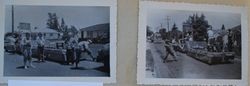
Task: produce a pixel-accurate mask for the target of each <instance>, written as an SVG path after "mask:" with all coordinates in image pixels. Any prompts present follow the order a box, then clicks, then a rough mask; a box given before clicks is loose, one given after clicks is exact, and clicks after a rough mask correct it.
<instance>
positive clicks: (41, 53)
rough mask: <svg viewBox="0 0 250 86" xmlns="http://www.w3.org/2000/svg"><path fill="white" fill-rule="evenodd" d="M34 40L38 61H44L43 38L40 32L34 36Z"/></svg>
mask: <svg viewBox="0 0 250 86" xmlns="http://www.w3.org/2000/svg"><path fill="white" fill-rule="evenodd" d="M36 42H37V53H38V54H37V55H38V62H45V59H44V42H45V40H44V38H43V35H42V33H39V34H38V37H37V38H36Z"/></svg>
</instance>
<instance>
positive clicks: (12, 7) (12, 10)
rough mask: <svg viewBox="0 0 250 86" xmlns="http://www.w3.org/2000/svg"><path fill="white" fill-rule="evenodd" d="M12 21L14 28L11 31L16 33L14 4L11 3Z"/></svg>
mask: <svg viewBox="0 0 250 86" xmlns="http://www.w3.org/2000/svg"><path fill="white" fill-rule="evenodd" d="M11 20H12V21H11V23H12V29H11V32H12V33H14V5H11Z"/></svg>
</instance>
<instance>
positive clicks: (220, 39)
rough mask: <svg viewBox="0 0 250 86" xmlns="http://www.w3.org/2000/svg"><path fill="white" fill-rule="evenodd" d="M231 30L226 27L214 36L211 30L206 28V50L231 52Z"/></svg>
mask: <svg viewBox="0 0 250 86" xmlns="http://www.w3.org/2000/svg"><path fill="white" fill-rule="evenodd" d="M233 43H234V41H233V32H232V30H230V29H228V30H227V31H224V33H221V34H220V35H219V36H215V35H214V33H213V31H212V30H208V51H211V52H232V51H233V50H232V49H233Z"/></svg>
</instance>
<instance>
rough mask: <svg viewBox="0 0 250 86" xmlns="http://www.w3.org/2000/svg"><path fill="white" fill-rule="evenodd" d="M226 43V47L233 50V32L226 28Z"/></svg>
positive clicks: (230, 50)
mask: <svg viewBox="0 0 250 86" xmlns="http://www.w3.org/2000/svg"><path fill="white" fill-rule="evenodd" d="M227 39H228V44H227V49H228V51H229V52H232V51H233V33H232V30H230V29H229V30H228V38H227Z"/></svg>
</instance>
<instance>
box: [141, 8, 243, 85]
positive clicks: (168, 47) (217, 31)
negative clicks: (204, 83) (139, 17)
mask: <svg viewBox="0 0 250 86" xmlns="http://www.w3.org/2000/svg"><path fill="white" fill-rule="evenodd" d="M145 13H146V15H145V16H144V17H145V18H144V21H143V22H144V24H143V25H144V26H142V27H143V29H145V30H144V31H145V32H144V35H145V36H144V37H145V38H144V39H145V40H139V41H143V42H145V43H144V44H145V46H144V48H145V49H144V51H143V52H145V57H142V58H145V64H143V66H145V68H144V71H145V74H144V76H145V78H160V79H163V78H164V79H165V78H167V79H208V80H212V79H218V80H241V79H242V78H243V77H242V68H243V67H242V65H243V62H242V61H243V60H245V59H247V57H244V56H243V55H242V48H244V47H245V46H244V45H242V40H244V39H243V38H242V36H243V35H242V31H244V30H243V29H247V28H242V15H241V13H231V12H219V11H202V10H182V9H157V8H152V9H151V8H148V9H147V11H145ZM139 58H140V57H139Z"/></svg>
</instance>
